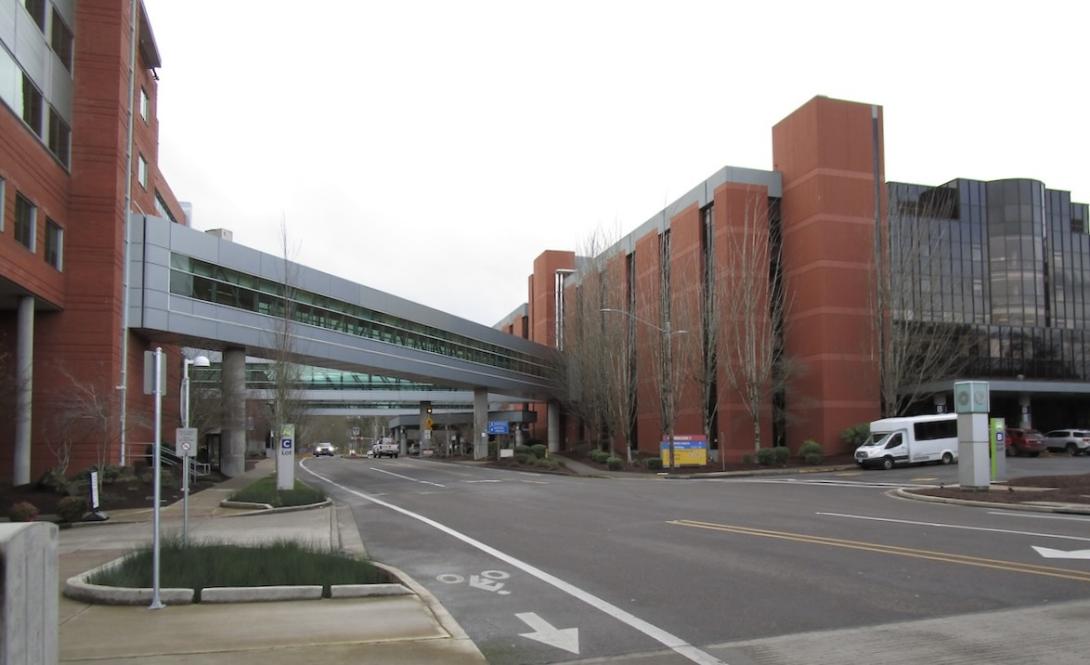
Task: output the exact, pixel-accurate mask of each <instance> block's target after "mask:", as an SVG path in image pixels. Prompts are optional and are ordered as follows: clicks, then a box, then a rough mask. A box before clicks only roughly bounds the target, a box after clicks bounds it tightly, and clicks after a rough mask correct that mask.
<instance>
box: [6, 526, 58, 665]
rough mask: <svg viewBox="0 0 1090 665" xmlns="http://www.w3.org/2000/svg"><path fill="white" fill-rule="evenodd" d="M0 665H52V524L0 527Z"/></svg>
mask: <svg viewBox="0 0 1090 665" xmlns="http://www.w3.org/2000/svg"><path fill="white" fill-rule="evenodd" d="M0 566H2V567H3V570H2V571H0V575H2V576H3V599H2V600H3V608H2V611H3V614H2V615H0V665H57V641H58V637H59V635H58V623H59V614H58V597H59V590H58V587H57V525H55V524H48V523H46V522H27V523H12V524H0Z"/></svg>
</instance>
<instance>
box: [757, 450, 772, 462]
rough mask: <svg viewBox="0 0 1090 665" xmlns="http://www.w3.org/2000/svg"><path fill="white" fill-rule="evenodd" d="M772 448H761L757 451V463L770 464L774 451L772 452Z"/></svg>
mask: <svg viewBox="0 0 1090 665" xmlns="http://www.w3.org/2000/svg"><path fill="white" fill-rule="evenodd" d="M772 450H773V449H772V448H761V449H760V450H758V451H757V463H758V464H760V465H761V466H772V460H773V458H774V457H773V456H774V455H775V453H773V452H772Z"/></svg>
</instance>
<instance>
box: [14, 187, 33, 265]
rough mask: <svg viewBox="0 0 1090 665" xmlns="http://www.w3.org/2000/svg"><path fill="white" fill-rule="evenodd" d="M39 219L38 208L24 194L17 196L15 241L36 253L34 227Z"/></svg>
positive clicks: (17, 194)
mask: <svg viewBox="0 0 1090 665" xmlns="http://www.w3.org/2000/svg"><path fill="white" fill-rule="evenodd" d="M37 217H38V208H37V206H35V205H34V204H33V203H31V202H30V201H28V200H27V199H26V197H24V196H23V195H22V194H19V193H16V194H15V240H16V241H18V243H19V244H20V245H22V246H23V247H26V248H27V249H29V250H30V251H32V252H33V251H34V225H35V222H36V221H37Z"/></svg>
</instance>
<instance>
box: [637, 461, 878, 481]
mask: <svg viewBox="0 0 1090 665" xmlns="http://www.w3.org/2000/svg"><path fill="white" fill-rule="evenodd" d="M858 468H859V467H858V465H856V464H841V465H838V466H807V467H794V468H790V469H753V470H752V471H711V472H709V473H687V474H669V473H660V474H658V476H657V477H658V478H663V479H664V480H702V479H704V478H750V477H753V476H793V475H797V474H802V473H835V472H837V471H855V470H856V469H858Z"/></svg>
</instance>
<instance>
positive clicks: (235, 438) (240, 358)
mask: <svg viewBox="0 0 1090 665" xmlns="http://www.w3.org/2000/svg"><path fill="white" fill-rule="evenodd" d="M223 407H224V432H223V440H222V443H221V445H222V446H223V448H222V452H221V458H220V472H221V473H223V475H225V476H227V477H228V478H231V477H234V476H237V475H240V474H241V473H242V472H244V471H245V470H246V351H244V350H243V349H227V350H225V351H224V352H223ZM276 436H277V437H279V436H280V433H279V432H277V433H276ZM278 440H279V439H277V441H278Z"/></svg>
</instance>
